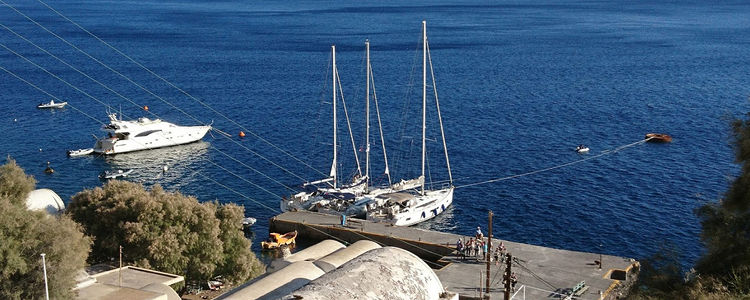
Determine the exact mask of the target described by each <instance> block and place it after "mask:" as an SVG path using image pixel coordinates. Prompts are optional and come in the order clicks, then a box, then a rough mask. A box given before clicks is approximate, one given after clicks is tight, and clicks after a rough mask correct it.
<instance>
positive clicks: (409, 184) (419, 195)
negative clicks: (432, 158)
mask: <svg viewBox="0 0 750 300" xmlns="http://www.w3.org/2000/svg"><path fill="white" fill-rule="evenodd" d="M428 55H429V48H428V44H427V22H426V21H422V173H421V175H420V176H419V177H418V178H416V179H411V180H402V181H401V182H399V183H397V184H394V185H392V186H391V189H392V190H394V191H397V192H392V193H383V194H379V195H376V196H375V197H374V198H375V199H376V201H375V203H376V204H375V205H373V208H375V209H374V210H371V211H367V219H368V220H371V221H378V222H387V223H391V224H393V225H396V226H410V225H414V224H417V223H420V222H424V221H427V220H429V219H432V218H434V217H435V216H437V215H438V214H440V213H442V212H443V211H445V210H446V209H447V208H448V207H449V206H450V205H451V203H453V191H454V189H455V187H454V186H453V176H452V174H451V168H450V160H449V158H448V149H447V146H446V144H445V132H444V130H443V120H442V117H441V116H440V103H439V101H438V98H437V92H435V93H434V94H435V106H436V108H437V115H438V120H439V123H440V134H441V136H442V141H443V152H444V153H445V162H446V165H447V169H448V178H449V181H448V184H447V186H445V187H442V188H440V189H433V190H428V189H425V182H424V179H425V162H426V129H427V123H426V121H427V120H426V117H427V58H428ZM430 74H431V75H432V86H433V89H434V88H435V76H434V72H433V70H432V62H431V60H430ZM380 203H383V204H380Z"/></svg>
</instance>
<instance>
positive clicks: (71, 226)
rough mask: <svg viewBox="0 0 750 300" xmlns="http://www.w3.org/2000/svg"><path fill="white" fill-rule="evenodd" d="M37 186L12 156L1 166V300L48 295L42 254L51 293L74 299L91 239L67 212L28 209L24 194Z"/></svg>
mask: <svg viewBox="0 0 750 300" xmlns="http://www.w3.org/2000/svg"><path fill="white" fill-rule="evenodd" d="M34 185H35V180H34V178H33V177H31V176H27V175H26V174H25V173H24V171H23V169H21V168H20V167H18V165H17V164H16V162H15V161H14V160H13V159H11V158H8V161H7V162H6V164H5V165H3V166H2V167H0V299H40V298H43V297H44V274H43V268H42V261H41V256H40V255H41V254H42V253H45V254H46V257H45V260H46V266H47V278H48V285H49V293H50V297H51V298H54V299H70V298H73V297H74V296H75V293H74V292H73V291H72V290H71V289H72V288H73V287H74V286H75V276H76V274H77V273H78V272H80V271H82V270H83V268H84V266H85V262H86V257H87V256H88V253H89V250H90V246H91V240H90V239H89V238H88V237H86V236H84V235H83V233H82V232H81V228H80V226H79V225H78V224H76V223H75V222H73V221H72V220H71V219H70V218H69V217H67V216H59V217H56V216H50V215H47V214H46V213H45V212H41V211H29V210H27V209H26V201H25V199H26V197H27V196H28V193H29V192H30V191H32V190H33V189H34Z"/></svg>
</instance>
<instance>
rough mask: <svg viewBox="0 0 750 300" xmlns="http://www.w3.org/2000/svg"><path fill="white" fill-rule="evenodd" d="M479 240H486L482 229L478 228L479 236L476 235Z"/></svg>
mask: <svg viewBox="0 0 750 300" xmlns="http://www.w3.org/2000/svg"><path fill="white" fill-rule="evenodd" d="M476 238H477V240H480V241H481V240H482V239H484V234H482V227H479V226H477V234H476Z"/></svg>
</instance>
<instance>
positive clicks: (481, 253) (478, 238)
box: [456, 227, 518, 291]
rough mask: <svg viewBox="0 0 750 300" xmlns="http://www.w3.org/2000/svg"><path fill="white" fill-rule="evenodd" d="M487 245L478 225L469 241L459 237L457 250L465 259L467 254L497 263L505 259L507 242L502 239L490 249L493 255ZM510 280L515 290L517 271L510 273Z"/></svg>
mask: <svg viewBox="0 0 750 300" xmlns="http://www.w3.org/2000/svg"><path fill="white" fill-rule="evenodd" d="M488 240H489V238H488ZM487 247H488V245H487V241H485V239H484V234H483V233H482V228H481V227H477V231H476V233H475V234H474V237H470V238H469V240H468V241H466V240H465V239H463V240H462V239H458V241H456V251H457V252H458V255H460V256H461V257H462V258H464V259H465V258H466V257H467V256H474V257H475V258H477V257H479V258H477V259H485V258H486V259H489V260H490V261H494V262H495V265H498V264H502V263H503V260H504V259H505V254H506V253H507V252H506V249H505V244H504V243H503V242H502V241H500V244H499V245H497V247H493V248H494V249H489V250H490V251H492V255H487V254H488V252H487V251H488V249H487ZM506 274H507V273H506ZM510 282H511V288H512V290H513V291H515V290H516V283H517V282H518V277H517V276H516V273H515V272H513V273H512V274H511V275H510Z"/></svg>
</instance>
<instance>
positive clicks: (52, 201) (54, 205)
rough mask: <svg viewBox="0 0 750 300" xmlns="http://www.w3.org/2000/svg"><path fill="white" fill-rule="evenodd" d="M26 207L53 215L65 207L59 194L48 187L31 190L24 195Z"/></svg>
mask: <svg viewBox="0 0 750 300" xmlns="http://www.w3.org/2000/svg"><path fill="white" fill-rule="evenodd" d="M26 208H27V209H29V210H44V211H46V212H47V213H48V214H50V215H55V214H57V213H59V212H60V211H62V210H63V209H65V203H63V201H62V199H61V198H60V196H58V195H57V193H55V192H54V191H52V190H50V189H38V190H33V191H31V193H29V196H27V197H26Z"/></svg>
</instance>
